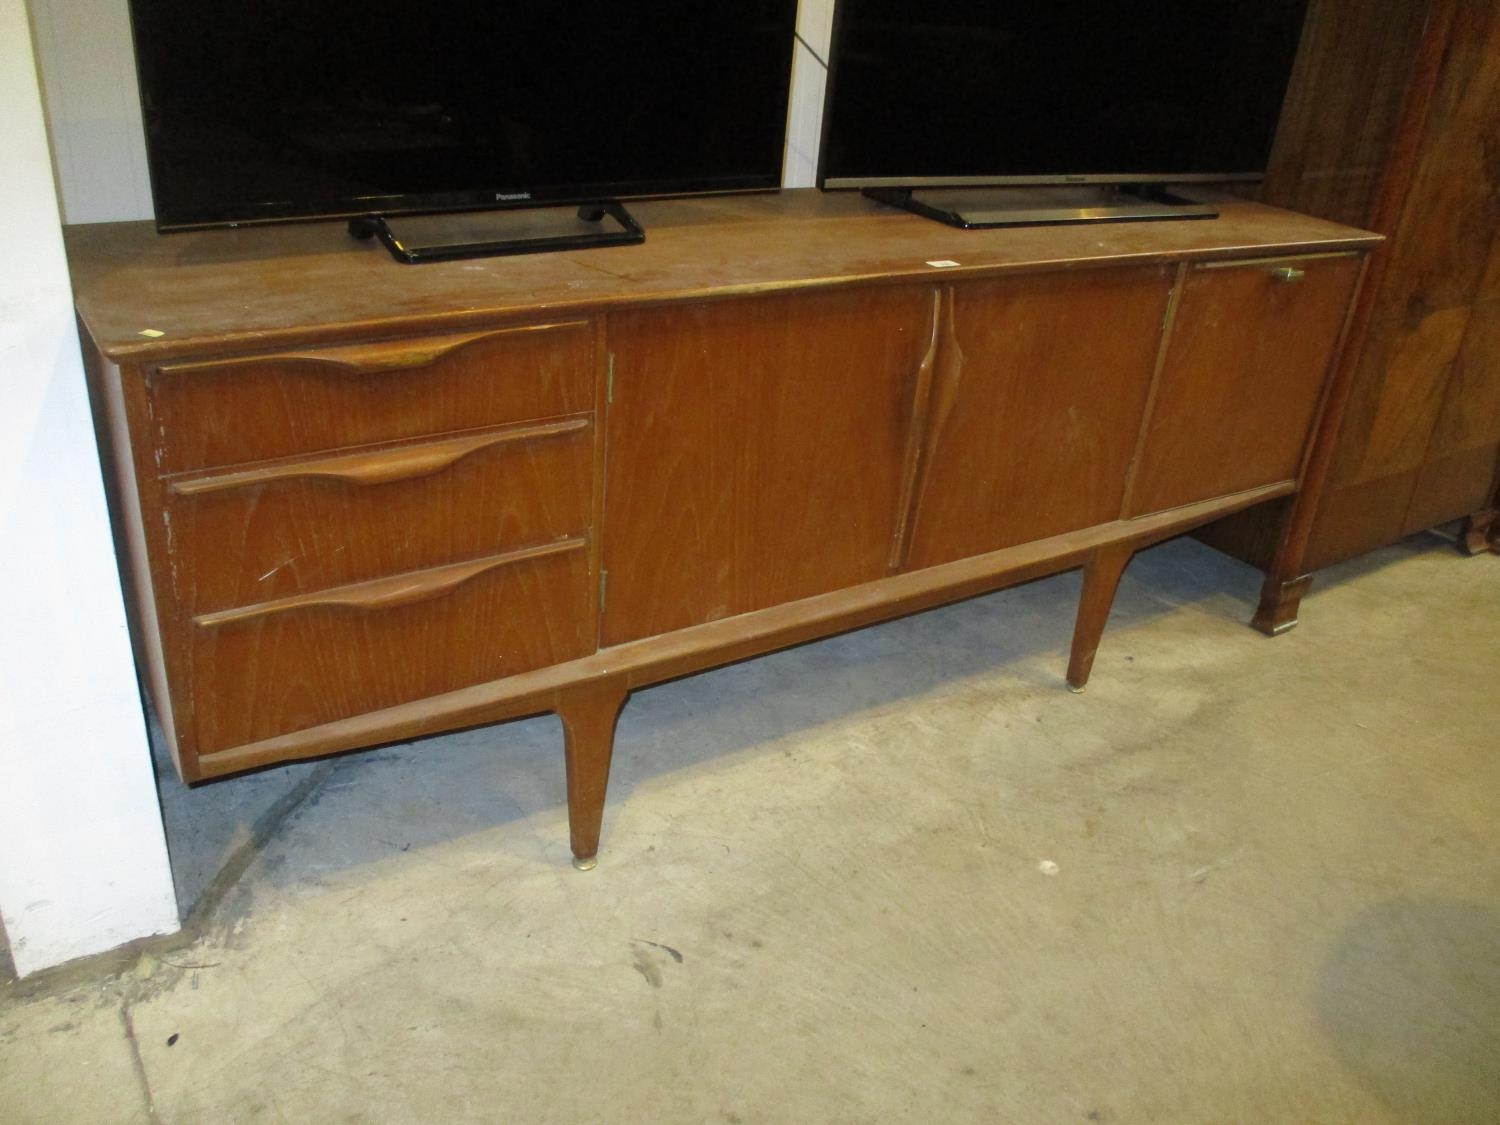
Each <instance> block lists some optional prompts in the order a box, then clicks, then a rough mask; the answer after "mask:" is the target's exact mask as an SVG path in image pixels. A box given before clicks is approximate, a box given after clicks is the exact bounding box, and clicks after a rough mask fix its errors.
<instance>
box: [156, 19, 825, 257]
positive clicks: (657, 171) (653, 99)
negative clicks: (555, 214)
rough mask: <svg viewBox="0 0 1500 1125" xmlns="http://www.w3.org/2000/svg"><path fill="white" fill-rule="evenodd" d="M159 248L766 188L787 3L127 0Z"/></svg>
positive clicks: (785, 75) (771, 173)
mask: <svg viewBox="0 0 1500 1125" xmlns="http://www.w3.org/2000/svg"><path fill="white" fill-rule="evenodd" d="M130 10H131V22H132V28H133V32H134V38H135V49H136V59H137V67H138V71H139V75H140V87H141V101H142V108H143V111H144V118H145V127H146V142H147V144H146V148H147V155H148V161H149V164H150V171H151V189H152V197H153V200H154V202H155V206H156V221H157V225H158V227H159V228H160V229H162V230H164V231H170V230H188V229H195V228H202V227H211V226H221V225H238V224H244V223H261V222H272V221H286V220H296V219H321V218H333V217H344V216H359V215H368V214H382V215H391V214H402V213H423V212H436V211H447V210H471V209H478V208H495V207H506V206H525V205H536V204H545V203H559V204H562V203H572V202H580V201H588V200H595V199H605V198H610V199H613V198H620V197H638V196H646V195H671V194H687V193H694V194H696V193H706V192H721V191H745V190H753V189H769V188H775V187H777V186H778V185H779V183H780V179H781V166H782V154H783V146H784V138H785V130H786V113H787V98H788V85H789V78H790V73H791V51H792V37H793V29H794V22H795V16H796V0H726V2H724V3H717V4H704V3H702V2H701V0H692V2H687V0H644V2H637V3H618V2H617V3H605V2H603V0H533V2H530V3H508V2H505V0H487V2H481V0H358V2H354V0H212V2H205V0H130Z"/></svg>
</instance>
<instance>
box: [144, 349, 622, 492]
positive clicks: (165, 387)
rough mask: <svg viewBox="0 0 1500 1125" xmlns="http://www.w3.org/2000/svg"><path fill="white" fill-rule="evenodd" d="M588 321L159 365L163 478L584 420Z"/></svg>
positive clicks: (155, 393)
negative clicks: (460, 433)
mask: <svg viewBox="0 0 1500 1125" xmlns="http://www.w3.org/2000/svg"><path fill="white" fill-rule="evenodd" d="M593 355H594V348H593V329H592V326H591V325H590V324H589V322H588V321H566V322H560V323H556V324H539V325H527V326H524V327H519V328H505V329H496V330H493V331H488V332H470V333H464V334H457V335H449V336H429V337H421V338H416V339H404V340H388V341H383V342H379V343H371V344H353V345H348V346H343V347H329V348H312V349H308V350H305V351H295V352H283V353H279V354H276V355H266V356H255V357H248V358H244V359H234V360H218V361H211V362H202V363H177V364H165V365H163V366H161V367H158V368H156V369H154V370H153V371H152V372H151V376H150V406H149V409H150V412H151V431H150V432H151V440H152V441H153V442H154V443H155V445H156V463H157V466H158V468H159V469H160V470H161V472H162V473H164V474H170V473H176V472H183V471H188V470H193V469H204V468H213V467H217V466H224V465H238V464H243V463H246V462H252V461H263V460H270V459H273V458H277V457H286V456H291V455H293V454H298V453H312V452H321V451H326V450H334V449H343V448H346V447H349V446H355V445H366V444H371V443H374V442H382V441H396V440H400V439H402V438H413V437H421V436H423V435H426V434H444V433H451V432H453V431H457V430H469V429H475V428H478V427H481V426H493V425H500V424H503V423H506V422H518V421H525V420H534V419H540V418H550V417H554V416H557V415H563V414H574V413H579V412H581V411H586V410H590V409H592V408H593V378H592V374H593Z"/></svg>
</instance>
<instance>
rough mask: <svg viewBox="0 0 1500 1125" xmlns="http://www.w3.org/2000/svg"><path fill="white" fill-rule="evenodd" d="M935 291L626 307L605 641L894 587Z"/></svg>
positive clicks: (615, 331)
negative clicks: (911, 429) (905, 477)
mask: <svg viewBox="0 0 1500 1125" xmlns="http://www.w3.org/2000/svg"><path fill="white" fill-rule="evenodd" d="M931 309H932V291H931V290H930V289H927V288H925V287H896V288H876V289H863V290H859V291H855V292H848V291H845V292H838V293H823V294H804V295H797V296H789V297H774V298H762V299H753V300H736V301H726V302H715V303H706V304H697V305H687V306H676V307H668V308H655V309H641V310H637V311H631V312H623V313H615V314H612V315H611V316H610V318H609V325H608V333H609V337H608V338H609V349H610V352H611V355H612V357H613V358H612V362H613V377H612V402H610V404H609V407H608V423H607V426H608V431H607V445H608V451H607V456H606V471H605V516H604V540H603V550H604V569H605V571H606V572H607V574H606V579H605V583H606V584H605V590H606V594H605V609H604V614H603V618H602V622H603V623H602V636H603V641H604V643H605V644H618V643H620V642H622V641H628V640H632V639H636V638H640V637H647V636H652V635H655V634H660V633H665V632H669V631H671V630H673V629H680V628H683V627H685V626H690V625H696V624H701V623H703V622H707V621H713V620H716V619H718V618H723V617H730V616H733V615H735V614H739V613H746V612H749V611H751V610H756V609H762V608H765V607H767V606H771V605H776V604H779V603H781V602H787V601H792V600H795V599H797V598H805V597H809V596H812V595H815V594H821V593H826V592H828V591H830V590H836V589H839V588H841V587H845V586H850V585H853V584H856V583H859V582H866V581H870V580H872V579H875V578H879V577H881V576H882V575H884V574H885V573H886V565H887V561H888V558H889V555H890V550H891V537H892V534H893V529H894V525H895V521H896V510H897V507H898V493H899V488H900V476H901V473H900V464H901V457H902V452H903V449H904V445H905V440H906V431H907V428H908V420H909V416H910V414H911V409H912V406H911V404H912V396H913V389H914V386H915V382H916V378H917V369H918V367H919V366H920V364H921V359H922V355H923V353H924V349H925V348H926V346H927V339H926V336H927V334H928V328H929V317H930V315H931Z"/></svg>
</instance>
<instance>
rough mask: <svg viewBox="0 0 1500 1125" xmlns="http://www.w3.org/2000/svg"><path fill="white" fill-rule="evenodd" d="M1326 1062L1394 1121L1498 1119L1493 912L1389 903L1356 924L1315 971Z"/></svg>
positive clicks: (1456, 902)
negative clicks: (1328, 1049)
mask: <svg viewBox="0 0 1500 1125" xmlns="http://www.w3.org/2000/svg"><path fill="white" fill-rule="evenodd" d="M1317 1009H1318V1016H1319V1021H1320V1023H1321V1024H1322V1027H1323V1030H1324V1032H1325V1034H1326V1035H1327V1036H1328V1038H1329V1040H1330V1042H1331V1044H1332V1046H1333V1050H1334V1053H1335V1054H1336V1055H1337V1057H1338V1058H1339V1060H1340V1061H1341V1062H1342V1063H1343V1064H1344V1066H1345V1067H1347V1068H1348V1070H1349V1071H1350V1072H1351V1073H1352V1074H1353V1075H1354V1076H1355V1077H1357V1078H1358V1079H1359V1081H1360V1082H1361V1084H1362V1085H1364V1086H1365V1088H1366V1089H1368V1090H1369V1091H1370V1092H1371V1093H1373V1094H1374V1095H1375V1096H1376V1097H1377V1098H1379V1099H1380V1101H1381V1102H1382V1103H1384V1104H1385V1105H1386V1106H1387V1107H1388V1108H1389V1109H1390V1110H1391V1111H1392V1112H1393V1113H1395V1114H1397V1115H1398V1116H1399V1118H1400V1119H1401V1120H1405V1121H1411V1122H1421V1123H1423V1125H1440V1123H1447V1122H1476V1123H1477V1122H1491V1121H1494V1120H1496V1118H1497V1115H1500V910H1497V909H1496V908H1495V907H1494V906H1493V905H1489V904H1486V903H1479V902H1468V901H1464V900H1461V899H1447V898H1398V899H1392V900H1390V901H1388V902H1383V903H1380V904H1378V905H1376V906H1374V907H1371V908H1369V909H1367V910H1365V911H1364V912H1363V913H1361V914H1360V915H1359V916H1358V917H1357V918H1355V920H1354V921H1353V922H1352V923H1351V924H1350V925H1349V926H1347V927H1346V928H1345V929H1344V931H1343V932H1342V934H1341V935H1340V937H1339V939H1338V941H1337V943H1336V944H1335V946H1334V949H1333V951H1332V952H1331V953H1330V954H1329V955H1328V958H1327V960H1326V961H1325V962H1324V964H1323V970H1322V974H1321V978H1320V980H1319V985H1318V996H1317Z"/></svg>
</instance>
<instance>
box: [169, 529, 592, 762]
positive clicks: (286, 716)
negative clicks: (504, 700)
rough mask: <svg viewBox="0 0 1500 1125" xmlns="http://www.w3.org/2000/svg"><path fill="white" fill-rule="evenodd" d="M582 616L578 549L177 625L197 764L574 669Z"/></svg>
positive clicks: (550, 550) (588, 640)
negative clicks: (411, 704) (201, 758)
mask: <svg viewBox="0 0 1500 1125" xmlns="http://www.w3.org/2000/svg"><path fill="white" fill-rule="evenodd" d="M591 609H592V598H591V597H590V587H589V551H588V544H587V541H586V540H584V539H582V538H578V539H571V540H564V541H561V542H557V543H549V544H542V545H538V546H536V547H532V548H528V549H522V550H518V551H512V552H509V553H507V554H502V555H496V556H492V557H490V558H486V559H479V560H475V561H472V562H468V563H459V564H454V565H451V566H446V567H437V568H433V569H430V570H425V571H417V572H414V573H411V574H404V575H398V576H396V577H394V578H387V579H379V580H376V581H373V582H366V583H359V584H355V585H350V586H342V587H338V588H336V589H333V590H327V591H323V592H321V593H317V594H303V595H298V596H296V597H292V598H284V599H279V600H275V601H269V602H263V603H260V604H258V605H254V606H247V607H243V608H240V609H235V610H227V611H224V612H222V613H211V614H199V615H197V616H196V617H194V618H193V619H192V621H191V623H190V624H189V625H188V628H189V629H190V630H191V633H192V635H191V638H190V640H189V650H190V660H191V676H192V680H193V693H192V698H193V707H194V714H193V718H192V723H193V727H194V729H195V731H196V734H197V751H198V753H200V754H208V753H213V752H214V751H217V750H225V749H229V748H232V747H236V746H243V745H245V744H246V743H250V742H256V741H259V740H261V739H265V738H271V737H274V736H276V735H280V734H288V733H291V732H293V731H299V730H304V729H306V728H308V727H311V726H316V725H318V724H320V723H328V722H333V721H334V720H337V719H343V718H348V717H350V716H353V715H361V714H365V713H367V712H370V711H378V710H380V709H381V708H384V707H391V706H394V705H395V704H398V703H405V702H408V701H410V700H414V699H422V698H425V697H427V696H432V695H438V694H441V693H442V692H446V691H452V690H454V689H456V688H461V687H467V686H469V685H471V684H477V683H483V682H485V681H487V680H496V679H500V678H501V677H503V676H511V675H515V674H516V673H519V672H527V671H530V670H532V669H534V668H541V667H545V666H546V665H549V664H556V663H559V662H561V661H564V660H572V659H574V658H576V657H580V656H585V655H587V654H588V653H590V652H592V651H593V649H594V643H593V637H592V633H591V628H590V622H591V621H592V613H591Z"/></svg>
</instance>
